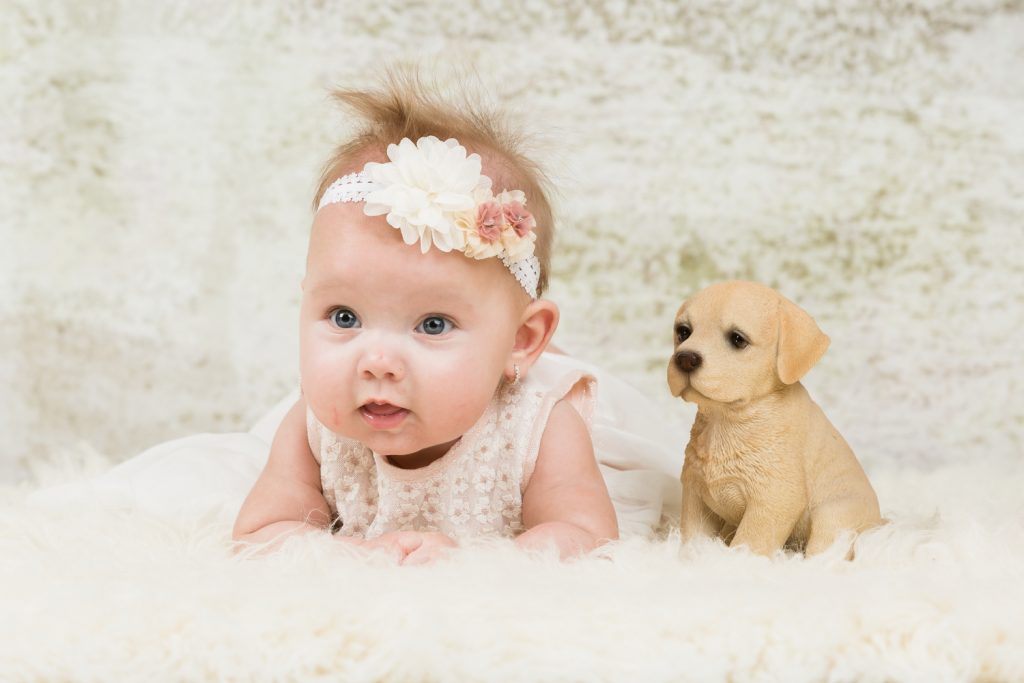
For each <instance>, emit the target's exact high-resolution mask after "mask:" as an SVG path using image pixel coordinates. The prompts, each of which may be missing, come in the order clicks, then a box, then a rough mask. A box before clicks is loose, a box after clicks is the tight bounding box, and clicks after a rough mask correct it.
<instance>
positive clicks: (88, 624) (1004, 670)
mask: <svg viewBox="0 0 1024 683" xmlns="http://www.w3.org/2000/svg"><path fill="white" fill-rule="evenodd" d="M1022 9H1024V8H1022V6H1021V3H1020V2H1018V1H1016V0H1010V1H1007V0H918V1H916V2H842V3H816V2H794V3H764V2H760V1H759V0H738V1H736V2H730V3H720V2H686V3H680V2H675V1H674V0H655V1H652V2H642V3H628V2H618V1H616V0H607V1H601V2H544V1H540V2H529V3H500V2H476V1H473V2H466V3H443V4H442V3H431V2H412V1H409V0H394V1H389V2H374V3H360V2H351V3H349V2H345V3H323V2H319V1H315V0H309V1H306V0H286V1H284V2H269V1H268V2H242V1H240V0H239V1H235V0H229V1H227V2H219V3H215V4H210V3H207V2H203V1H201V0H182V1H174V2H171V1H170V0H166V1H165V0H155V1H154V2H147V3H133V2H128V1H127V0H95V1H94V2H89V3H81V2H77V1H76V0H48V1H46V2H37V1H36V0H8V1H6V2H3V3H0V127H2V130H0V245H2V248H0V480H3V481H6V482H8V483H5V484H2V485H0V615H2V618H0V680H4V681H6V680H13V681H23V680H27V681H32V680H41V681H52V680H96V681H109V680H189V681H195V680H318V679H322V680H339V679H343V680H357V681H358V680H396V681H407V680H524V681H538V680H552V681H564V680H630V681H634V680H638V681H670V680H707V681H726V680H731V681H746V680H749V681H766V680H785V681H816V680H831V681H860V680H866V681H872V680H873V681H883V680H907V681H915V680H921V681H946V680H949V681H967V680H977V681H1020V680H1024V624H1022V617H1021V612H1022V610H1021V609H1020V605H1022V604H1024V595H1022V589H1021V588H1020V577H1021V576H1024V529H1022V519H1024V509H1022V505H1021V503H1020V502H1019V491H1020V489H1021V486H1022V484H1024V469H1022V460H1024V458H1022V444H1024V401H1021V400H1020V397H1019V394H1020V390H1021V387H1024V364H1021V363H1020V351H1019V333H1020V327H1021V323H1022V322H1024V320H1022V315H1021V310H1022V307H1024V268H1022V265H1021V264H1024V246H1022V245H1024V240H1022V239H1021V237H1022V233H1021V225H1024V123H1022V122H1024V81H1022V80H1021V79H1020V73H1021V68H1022V67H1024V42H1022V40H1021V36H1022V35H1024V15H1022ZM395 58H420V59H422V60H423V61H424V63H425V65H426V66H427V67H428V69H432V68H433V65H434V61H435V58H438V61H439V63H440V64H441V65H444V64H447V63H449V62H456V63H458V62H470V63H472V64H473V65H475V66H476V68H477V70H478V71H479V74H480V78H481V80H482V82H483V84H484V85H485V87H486V89H487V90H488V92H489V93H491V95H492V96H493V98H494V100H495V102H497V103H500V104H501V105H503V106H509V107H511V108H513V109H515V110H517V112H518V115H519V117H520V118H521V119H522V120H524V121H525V122H526V123H527V124H528V125H529V127H532V128H533V129H535V130H540V131H543V132H544V133H545V134H546V137H543V138H540V139H539V140H537V141H536V142H535V145H534V146H535V148H536V149H537V150H539V151H538V157H539V158H540V159H541V161H542V162H544V164H545V165H546V166H547V168H548V169H549V171H550V172H551V176H552V178H553V180H554V184H555V186H556V188H557V199H558V206H557V208H558V215H559V225H558V229H559V233H558V235H559V236H558V245H557V249H556V255H555V261H554V267H555V272H554V273H553V287H552V290H551V295H552V297H553V298H554V299H555V300H556V301H558V303H559V304H560V306H561V308H562V311H563V319H562V324H561V329H560V331H559V335H558V337H557V341H558V342H559V344H560V345H562V346H563V347H566V348H568V349H569V350H571V351H573V352H575V353H576V354H577V355H579V356H581V357H583V358H585V359H586V360H590V361H592V362H595V363H597V364H599V365H601V366H603V367H607V368H609V369H610V370H612V371H614V372H615V373H617V374H619V375H621V376H623V377H625V378H626V379H628V380H629V381H630V382H632V383H633V384H634V385H635V386H637V387H639V388H640V389H641V390H642V391H644V392H645V393H646V394H648V395H649V396H651V397H652V398H654V399H655V400H657V401H660V402H661V404H660V405H661V407H662V408H663V409H664V410H665V411H666V414H667V415H668V417H667V418H666V419H667V420H670V421H672V422H673V423H674V424H679V425H680V427H681V429H683V430H685V425H686V424H687V423H688V421H689V420H690V418H691V417H692V409H690V408H689V407H687V406H684V405H682V404H680V403H678V402H672V401H670V399H669V397H668V395H667V391H666V389H665V385H664V366H665V363H666V361H667V357H668V353H669V352H670V348H669V339H670V335H671V322H672V314H673V312H674V311H675V308H676V307H677V305H678V303H679V301H680V300H681V299H682V298H683V297H685V296H686V295H687V294H688V293H690V292H692V291H694V290H696V289H697V288H699V287H701V286H703V285H706V284H708V283H710V282H713V281H717V280H721V279H727V278H748V279H755V280H760V281H764V282H766V283H768V284H770V285H773V286H776V287H778V288H780V289H781V290H782V291H783V293H785V294H786V295H787V296H788V297H789V298H791V299H793V300H794V301H797V302H798V303H800V304H801V305H802V306H803V307H805V308H806V309H807V310H808V311H810V312H811V313H812V314H813V315H814V316H815V318H816V319H817V320H818V322H819V324H820V325H821V326H822V328H823V329H824V330H825V331H826V332H827V333H828V334H829V335H830V336H831V337H832V339H833V344H832V348H831V349H830V351H829V352H828V354H827V355H826V356H825V358H824V359H823V361H822V362H821V363H820V364H819V366H818V367H816V368H815V369H814V370H813V371H812V372H811V374H810V375H809V376H808V377H807V380H806V382H805V383H806V384H807V385H808V387H809V389H810V390H811V393H812V395H813V396H814V397H815V398H816V400H818V402H819V403H820V404H821V405H822V406H823V408H824V409H825V411H826V413H828V415H829V416H830V418H831V419H832V420H833V422H834V423H835V424H836V425H837V427H838V428H839V429H840V431H842V432H843V434H844V435H845V436H846V438H847V439H848V440H849V441H850V443H851V445H852V446H853V447H854V450H855V451H856V452H857V453H858V455H859V456H860V458H861V460H862V461H863V462H864V464H865V468H866V470H867V472H868V474H869V476H870V478H871V479H872V481H873V482H874V484H875V486H876V489H877V490H878V493H879V497H880V500H881V503H882V508H883V514H885V515H886V516H887V517H888V518H889V519H890V520H892V523H891V524H889V525H887V526H885V527H884V528H881V529H879V530H876V531H874V532H872V533H870V534H867V535H865V536H864V537H863V538H862V539H861V540H860V541H859V543H858V546H857V558H856V560H855V561H854V562H845V561H843V560H841V559H840V558H839V557H836V556H834V555H832V556H824V557H819V558H814V559H810V560H807V559H804V558H802V557H800V556H796V555H780V556H777V557H774V558H759V557H751V556H748V555H745V554H743V553H742V552H736V551H731V550H728V549H726V548H724V547H722V546H720V545H718V544H715V543H697V544H691V545H688V546H681V545H680V544H679V543H678V541H677V540H676V539H675V537H674V536H673V535H672V532H671V529H669V530H667V531H666V535H665V538H661V539H653V540H642V539H631V540H628V541H624V542H622V543H619V544H616V545H613V546H610V547H608V548H606V549H604V550H602V551H601V552H600V553H599V554H598V556H595V557H592V558H586V559H583V560H580V561H576V562H572V563H568V564H559V563H557V562H555V561H553V560H552V559H551V558H540V557H527V556H524V555H521V554H519V553H516V552H514V550H513V549H512V548H510V547H507V546H506V545H503V544H500V543H498V544H482V545H480V546H474V547H470V548H466V549H464V550H463V551H462V552H460V553H458V554H457V555H456V556H454V557H452V558H451V559H450V560H449V561H447V562H445V563H442V564H438V565H436V566H432V567H426V568H418V569H404V568H399V567H395V566H393V565H391V564H389V562H388V560H387V558H380V557H377V558H363V557H355V556H352V555H351V554H349V553H347V552H346V551H344V550H343V549H342V548H339V547H337V546H335V545H332V544H331V543H330V542H329V541H327V540H326V539H321V540H314V539H308V540H303V541H296V542H294V543H292V544H291V545H290V546H289V547H287V548H286V549H285V550H284V551H283V552H281V553H279V554H277V555H274V556H271V557H264V558H256V557H253V558H250V557H244V556H238V555H233V554H232V553H231V551H230V550H229V548H228V546H227V543H226V539H227V536H228V518H229V517H230V510H227V509H219V510H218V509H212V508H211V509H210V510H209V511H208V512H207V513H206V514H203V515H195V514H188V515H186V514H177V515H171V514H158V513H154V512H149V511H143V510H117V511H114V510H109V509H104V508H101V507H99V506H97V505H93V504H89V503H88V502H79V503H78V504H77V505H76V506H75V507H74V508H71V509H70V510H69V509H68V508H66V507H60V506H43V507H40V506H38V505H37V506H32V505H29V503H28V502H26V500H25V497H26V495H27V492H28V491H29V490H30V489H31V488H33V487H37V486H39V485H41V484H44V483H52V482H55V481H57V480H74V479H80V478H81V477H82V476H84V475H85V474H86V473H95V472H97V471H98V470H100V469H102V468H104V467H108V466H109V465H111V464H113V463H115V462H117V461H120V460H122V459H123V458H125V457H128V456H130V455H132V454H133V453H136V452H138V451H140V450H142V449H143V448H144V447H146V446H148V445H151V444H153V443H156V442H159V441H162V440H166V439H169V438H172V437H176V436H180V435H184V434H189V433H195V432H203V431H234V430H244V429H246V428H248V426H249V425H251V423H252V422H253V421H254V419H255V418H256V417H257V416H259V415H261V414H262V413H264V412H265V411H266V409H267V408H268V407H269V406H270V405H272V404H273V403H274V402H275V401H276V400H278V399H279V398H280V397H281V396H283V395H285V394H286V393H287V392H288V391H289V390H290V389H292V388H293V387H294V385H295V380H296V375H295V362H294V358H295V354H296V341H295V334H294V327H295V315H296V304H297V294H298V282H299V280H300V278H301V274H302V263H303V254H304V248H305V235H306V231H307V229H308V227H307V226H308V224H309V217H310V214H309V207H308V204H309V201H310V199H311V195H312V191H313V188H314V186H315V180H316V175H317V171H318V168H319V165H320V164H321V163H322V162H323V160H324V159H325V158H326V157H327V156H328V154H329V153H330V150H331V147H332V145H333V144H335V141H336V140H337V139H338V137H339V135H341V134H343V133H344V132H346V130H347V123H346V122H345V121H344V120H342V119H341V118H340V117H339V116H338V115H337V113H336V112H335V111H333V109H332V107H331V105H330V103H329V102H327V101H326V98H325V92H326V89H327V88H328V87H329V86H330V85H332V84H335V83H345V84H352V83H355V84H361V83H367V82H370V81H372V79H373V73H374V69H375V68H377V67H378V66H380V65H381V64H383V63H386V62H388V61H389V60H392V59H395ZM438 73H439V74H440V76H439V78H440V80H441V82H442V83H445V82H447V81H446V79H447V78H449V77H448V76H446V75H445V74H446V73H447V72H446V71H445V70H444V68H443V66H439V67H438ZM78 442H84V443H86V444H89V445H88V446H76V445H74V444H75V443H78ZM682 446H683V444H682V443H680V444H679V445H678V448H679V452H680V454H681V452H682ZM83 449H84V452H86V453H92V452H93V451H92V450H90V449H95V450H96V451H99V452H101V453H103V454H105V455H104V456H103V457H100V456H94V455H88V456H86V457H83V456H81V453H82V452H83ZM680 461H681V455H680ZM29 481H32V482H34V483H22V484H16V483H15V482H29Z"/></svg>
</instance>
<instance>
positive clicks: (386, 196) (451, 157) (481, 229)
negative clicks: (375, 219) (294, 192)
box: [317, 135, 540, 299]
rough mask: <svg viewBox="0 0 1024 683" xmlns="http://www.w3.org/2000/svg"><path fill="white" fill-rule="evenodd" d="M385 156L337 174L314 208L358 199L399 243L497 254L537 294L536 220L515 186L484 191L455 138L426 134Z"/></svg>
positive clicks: (475, 159)
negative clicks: (495, 192)
mask: <svg viewBox="0 0 1024 683" xmlns="http://www.w3.org/2000/svg"><path fill="white" fill-rule="evenodd" d="M388 158H389V159H391V161H390V162H389V163H384V164H378V163H375V162H372V161H371V162H370V163H368V164H366V166H364V167H363V170H362V171H359V172H357V173H350V174H348V175H344V176H342V177H340V178H338V179H337V180H335V181H334V182H333V183H331V186H330V187H328V188H327V190H326V191H325V192H324V194H323V197H321V198H320V205H319V206H318V207H317V210H318V211H319V210H320V209H322V208H323V207H325V206H327V205H328V204H336V203H338V202H366V205H365V206H364V207H363V213H365V214H366V215H367V216H386V220H387V222H388V225H390V226H391V227H393V228H397V229H398V230H401V231H402V239H403V240H404V241H405V243H406V244H416V242H419V243H420V250H421V251H422V252H423V253H424V254H425V253H427V251H428V250H429V249H430V245H431V244H433V245H434V246H436V247H437V248H438V249H440V250H441V251H461V252H463V253H464V254H465V255H466V256H468V257H470V258H475V259H485V258H491V257H492V256H497V257H498V258H499V259H501V262H502V263H504V264H505V267H506V268H508V269H509V271H510V272H511V273H512V274H513V275H514V276H515V278H516V280H518V281H519V284H520V285H522V287H523V289H525V290H526V293H527V294H529V295H530V298H533V299H536V298H537V283H538V282H539V280H540V261H538V260H537V257H536V256H534V255H533V249H534V241H536V239H537V235H536V233H535V232H534V230H533V229H534V228H535V227H536V221H534V219H533V215H532V214H531V213H530V212H529V211H527V209H526V195H524V194H523V192H521V191H520V190H505V191H504V192H502V193H501V194H498V195H493V194H492V193H491V179H490V178H488V177H487V176H485V175H483V174H482V173H481V172H480V155H479V154H475V153H474V154H470V155H468V156H467V154H466V148H465V147H463V146H462V145H460V144H459V143H458V142H457V141H456V140H454V139H449V140H445V141H444V142H441V141H440V140H438V139H437V138H436V137H434V136H433V135H430V136H427V137H423V138H420V139H419V140H417V141H416V142H415V144H414V143H413V141H412V140H410V139H409V138H403V139H402V141H401V142H400V143H398V144H397V145H388Z"/></svg>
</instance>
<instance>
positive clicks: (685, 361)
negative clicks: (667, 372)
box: [674, 351, 704, 372]
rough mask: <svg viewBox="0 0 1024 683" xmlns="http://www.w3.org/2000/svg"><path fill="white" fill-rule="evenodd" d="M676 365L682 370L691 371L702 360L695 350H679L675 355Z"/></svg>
mask: <svg viewBox="0 0 1024 683" xmlns="http://www.w3.org/2000/svg"><path fill="white" fill-rule="evenodd" d="M674 358H675V361H676V367H677V368H679V369H680V370H682V371H683V372H693V371H694V370H696V369H697V368H699V367H700V364H701V363H702V362H703V361H704V359H703V358H701V357H700V354H699V353H696V352H695V351H680V352H679V353H677V354H676V355H675V357H674Z"/></svg>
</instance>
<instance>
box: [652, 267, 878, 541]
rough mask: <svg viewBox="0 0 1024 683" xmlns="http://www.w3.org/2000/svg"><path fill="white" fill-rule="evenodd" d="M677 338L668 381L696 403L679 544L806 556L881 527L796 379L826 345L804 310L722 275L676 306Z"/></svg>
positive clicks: (854, 467) (834, 436)
mask: <svg viewBox="0 0 1024 683" xmlns="http://www.w3.org/2000/svg"><path fill="white" fill-rule="evenodd" d="M675 345H676V347H675V352H674V353H673V354H672V358H671V360H670V361H669V364H668V385H669V388H670V389H671V391H672V395H673V396H679V397H681V398H682V399H683V400H685V401H689V402H691V403H696V404H697V417H696V419H695V421H694V423H693V428H692V430H691V431H690V442H689V444H687V446H686V459H685V461H684V463H683V472H682V476H681V479H682V483H683V503H682V517H681V519H680V529H681V532H682V536H683V539H684V540H687V539H690V538H693V537H694V536H698V535H708V536H715V535H718V536H721V537H722V538H724V539H725V540H726V542H728V543H729V544H730V546H732V547H737V546H741V545H746V546H748V547H749V548H750V549H751V550H752V551H754V552H756V553H760V554H764V555H768V554H771V553H773V552H774V551H776V550H779V549H780V548H783V547H791V548H797V549H801V548H802V549H803V550H804V551H805V553H806V554H807V555H813V554H815V553H819V552H821V551H823V550H825V549H826V548H828V547H829V546H831V545H832V543H833V541H835V539H836V537H837V536H838V535H839V534H840V533H841V532H844V531H853V532H860V531H863V530H864V529H868V528H870V527H872V526H875V525H877V524H879V523H881V519H880V516H879V509H878V497H877V496H876V495H875V491H874V489H872V488H871V484H870V482H868V478H867V475H865V474H864V470H863V468H862V467H861V466H860V463H859V462H857V458H856V456H854V454H853V451H852V450H851V449H850V447H849V446H848V445H847V443H846V441H844V440H843V437H842V436H840V434H839V432H838V431H836V428H835V427H833V426H832V423H831V422H829V420H828V418H827V417H825V413H823V412H822V410H821V408H819V407H818V405H817V404H816V403H815V402H814V401H812V400H811V397H810V395H808V393H807V390H806V389H804V387H803V385H802V384H800V378H801V377H803V376H804V374H805V373H807V371H808V370H810V369H811V368H812V367H813V366H814V364H815V363H817V362H818V360H819V359H820V358H821V356H822V355H823V354H824V353H825V350H826V349H827V348H828V345H829V338H828V337H827V336H826V335H825V334H824V333H823V332H822V331H821V330H820V329H818V326H817V324H815V322H814V319H813V318H811V316H810V315H808V314H807V313H806V312H805V311H804V310H803V309H801V308H800V307H798V306H797V305H796V304H794V303H793V302H791V301H789V300H788V299H786V298H785V297H783V296H782V295H781V294H779V293H778V292H776V291H775V290H773V289H771V288H769V287H766V286H764V285H760V284H757V283H753V282H724V283H720V284H716V285H712V286H711V287H708V288H707V289H704V290H702V291H700V292H698V293H697V294H695V295H694V296H692V297H690V298H689V299H687V300H686V301H685V302H683V305H682V306H681V307H680V308H679V312H678V313H677V314H676V318H675Z"/></svg>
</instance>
